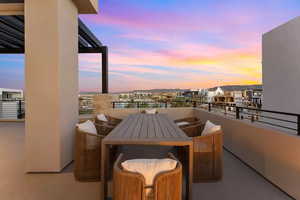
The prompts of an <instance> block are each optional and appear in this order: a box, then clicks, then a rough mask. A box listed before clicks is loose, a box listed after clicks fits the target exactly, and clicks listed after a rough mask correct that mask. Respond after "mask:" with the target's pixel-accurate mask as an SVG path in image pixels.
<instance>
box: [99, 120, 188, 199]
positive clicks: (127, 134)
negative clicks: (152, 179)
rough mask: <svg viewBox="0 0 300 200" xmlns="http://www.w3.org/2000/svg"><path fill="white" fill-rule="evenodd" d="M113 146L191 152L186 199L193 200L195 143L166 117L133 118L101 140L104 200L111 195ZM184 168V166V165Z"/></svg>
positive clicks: (102, 194) (102, 197) (102, 196)
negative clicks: (110, 177) (109, 177)
mask: <svg viewBox="0 0 300 200" xmlns="http://www.w3.org/2000/svg"><path fill="white" fill-rule="evenodd" d="M112 145H117V146H121V145H158V146H174V147H186V148H188V149H189V150H188V152H189V153H188V154H189V156H188V157H189V158H188V163H186V164H187V165H188V166H186V167H187V168H188V170H187V171H188V172H187V181H186V195H185V196H186V199H187V200H192V183H193V140H192V138H190V137H188V136H186V134H185V133H184V132H183V131H182V130H181V129H180V128H179V127H178V126H177V125H176V124H175V123H174V121H173V120H171V118H170V117H168V116H167V115H166V114H131V115H129V116H127V117H126V118H125V119H124V120H123V121H122V122H121V123H120V124H119V125H118V126H117V127H116V128H115V129H113V130H112V131H111V132H110V133H109V135H107V136H106V137H105V138H104V139H103V140H102V151H101V181H102V182H101V200H106V198H107V194H108V176H107V174H108V173H107V172H108V170H112V166H109V149H110V148H111V146H112ZM183 164H184V163H183Z"/></svg>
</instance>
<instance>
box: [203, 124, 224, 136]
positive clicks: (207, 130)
mask: <svg viewBox="0 0 300 200" xmlns="http://www.w3.org/2000/svg"><path fill="white" fill-rule="evenodd" d="M219 130H221V126H219V125H215V124H213V123H212V122H210V121H209V120H207V121H206V123H205V127H204V129H203V131H202V133H201V136H203V135H209V134H212V133H215V132H216V131H219Z"/></svg>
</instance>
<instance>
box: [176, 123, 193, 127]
mask: <svg viewBox="0 0 300 200" xmlns="http://www.w3.org/2000/svg"><path fill="white" fill-rule="evenodd" d="M176 124H177V126H185V125H189V124H190V123H189V122H177V123H176Z"/></svg>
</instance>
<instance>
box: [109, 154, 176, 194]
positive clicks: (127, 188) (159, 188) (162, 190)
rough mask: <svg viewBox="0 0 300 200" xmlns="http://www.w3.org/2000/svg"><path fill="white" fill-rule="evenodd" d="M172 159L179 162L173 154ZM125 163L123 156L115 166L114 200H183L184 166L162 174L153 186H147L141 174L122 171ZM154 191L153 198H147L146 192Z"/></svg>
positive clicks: (157, 177)
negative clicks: (150, 189)
mask: <svg viewBox="0 0 300 200" xmlns="http://www.w3.org/2000/svg"><path fill="white" fill-rule="evenodd" d="M169 157H170V158H172V159H175V160H177V159H176V158H175V157H174V156H173V155H172V154H170V155H169ZM123 161H125V159H124V156H123V154H120V156H119V158H118V159H117V161H116V162H115V165H114V174H113V199H114V200H150V199H151V200H181V199H182V165H181V163H180V162H179V161H178V160H177V161H178V164H177V166H176V168H175V169H174V170H171V171H167V172H161V173H159V174H158V175H157V176H156V177H155V179H154V184H153V186H151V187H149V186H146V185H145V178H144V177H143V175H141V174H139V173H134V172H129V171H125V170H123V169H122V166H121V163H122V162H123ZM148 188H152V189H153V194H154V195H153V197H146V192H145V190H146V189H148Z"/></svg>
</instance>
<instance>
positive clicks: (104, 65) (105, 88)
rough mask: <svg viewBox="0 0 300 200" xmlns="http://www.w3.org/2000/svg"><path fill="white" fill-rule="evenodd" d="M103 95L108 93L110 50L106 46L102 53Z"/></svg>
mask: <svg viewBox="0 0 300 200" xmlns="http://www.w3.org/2000/svg"><path fill="white" fill-rule="evenodd" d="M101 55H102V93H103V94H107V93H108V49H107V47H106V46H105V47H104V49H103V51H102V54H101Z"/></svg>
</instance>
